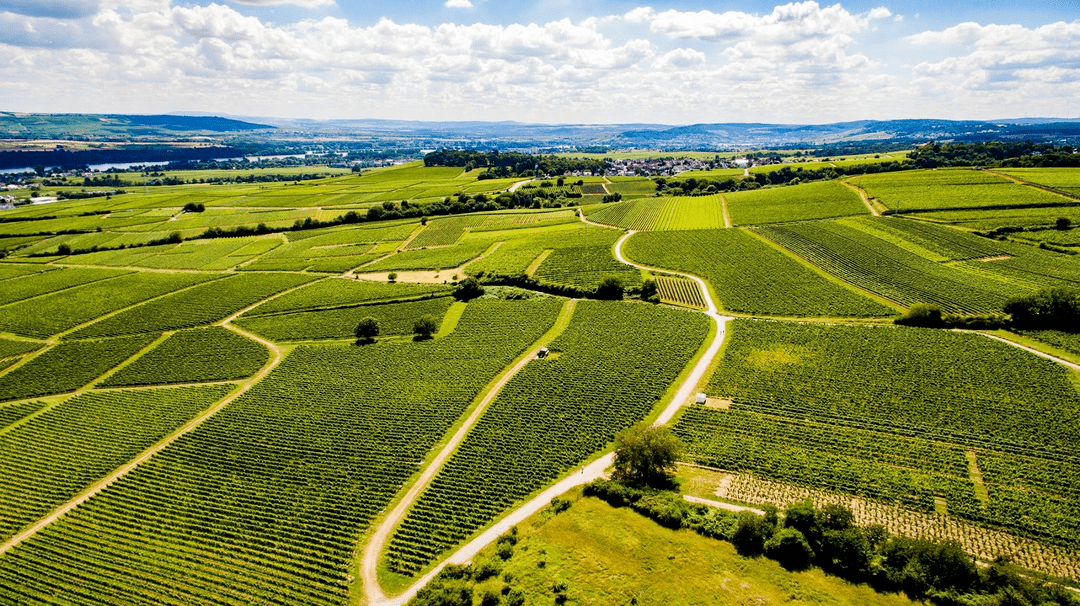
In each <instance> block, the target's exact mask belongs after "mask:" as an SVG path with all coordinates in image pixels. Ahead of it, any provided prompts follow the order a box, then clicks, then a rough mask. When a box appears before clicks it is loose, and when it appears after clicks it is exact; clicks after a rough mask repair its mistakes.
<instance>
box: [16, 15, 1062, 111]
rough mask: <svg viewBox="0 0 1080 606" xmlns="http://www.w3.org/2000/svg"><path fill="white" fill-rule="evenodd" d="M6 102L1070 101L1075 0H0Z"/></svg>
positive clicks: (972, 107) (346, 105) (627, 104)
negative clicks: (953, 0) (965, 0)
mask: <svg viewBox="0 0 1080 606" xmlns="http://www.w3.org/2000/svg"><path fill="white" fill-rule="evenodd" d="M0 79H2V80H3V81H4V82H5V86H3V87H0V110H7V111H52V112H93V113H106V112H108V113H154V112H168V111H205V112H214V113H228V114H240V115H255V116H258V115H263V116H283V117H297V118H392V119H438V120H520V121H529V122H549V123H613V122H624V123H625V122H660V123H668V124H688V123H695V122H729V121H730V122H753V121H760V122H785V123H811V122H830V121H842V120H857V119H892V118H923V117H934V118H953V119H994V118H1012V117H1022V116H1051V115H1053V116H1061V117H1074V118H1075V117H1078V116H1080V1H1076V0H1072V1H1066V0H1061V1H1057V2H1044V3H1021V2H1003V1H997V0H991V1H985V2H970V3H965V4H959V5H958V4H953V3H948V2H941V1H937V2H924V1H917V2H903V3H890V2H887V1H874V2H863V1H859V2H856V1H852V2H844V3H829V2H827V1H826V2H813V1H807V2H794V3H786V2H785V3H778V2H775V1H774V2H760V1H748V2H738V3H736V2H690V1H678V2H674V1H667V2H646V1H641V2H632V1H623V0H606V1H601V2H581V1H570V0H541V1H539V2H508V1H494V0H425V1H422V2H396V3H387V2H369V1H363V2H350V1H346V0H216V2H209V1H207V2H204V1H191V0H0Z"/></svg>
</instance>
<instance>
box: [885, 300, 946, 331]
mask: <svg viewBox="0 0 1080 606" xmlns="http://www.w3.org/2000/svg"><path fill="white" fill-rule="evenodd" d="M895 323H896V324H900V325H902V326H921V327H923V328H941V327H942V326H944V325H945V323H944V321H943V320H942V318H941V308H940V307H938V306H937V305H927V304H926V303H916V304H915V305H912V306H911V307H910V308H909V309H908V310H907V311H906V312H904V315H902V316H900V317H899V318H897V319H896V320H895Z"/></svg>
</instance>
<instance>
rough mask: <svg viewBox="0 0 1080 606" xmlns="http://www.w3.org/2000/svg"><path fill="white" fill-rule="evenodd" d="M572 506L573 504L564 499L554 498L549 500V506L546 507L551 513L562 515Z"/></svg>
mask: <svg viewBox="0 0 1080 606" xmlns="http://www.w3.org/2000/svg"><path fill="white" fill-rule="evenodd" d="M573 504H574V502H573V501H571V500H570V499H568V498H566V497H555V498H554V499H551V505H549V506H548V507H549V508H550V509H551V511H552V512H553V513H562V512H564V511H566V510H567V509H570V506H571V505H573Z"/></svg>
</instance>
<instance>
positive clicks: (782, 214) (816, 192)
mask: <svg viewBox="0 0 1080 606" xmlns="http://www.w3.org/2000/svg"><path fill="white" fill-rule="evenodd" d="M724 197H726V198H727V202H728V212H729V213H730V214H731V223H732V224H733V225H761V224H765V223H785V222H788V221H805V220H809V219H828V218H830V217H845V216H848V215H865V214H869V213H870V211H869V210H868V209H867V208H866V206H865V205H864V204H863V203H862V200H861V199H860V198H859V194H857V193H856V192H854V191H852V190H851V189H848V188H847V187H845V186H844V184H843V183H841V182H840V181H818V182H812V183H803V184H800V185H794V186H787V187H774V188H767V189H756V190H753V191H744V192H734V193H730V194H724Z"/></svg>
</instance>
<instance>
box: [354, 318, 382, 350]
mask: <svg viewBox="0 0 1080 606" xmlns="http://www.w3.org/2000/svg"><path fill="white" fill-rule="evenodd" d="M377 336H379V321H378V320H376V319H375V318H372V317H371V316H368V317H366V318H364V319H362V320H360V323H359V324H357V325H356V343H357V344H360V343H370V342H372V341H374V340H375V337H377Z"/></svg>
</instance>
